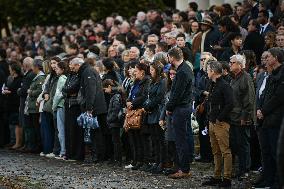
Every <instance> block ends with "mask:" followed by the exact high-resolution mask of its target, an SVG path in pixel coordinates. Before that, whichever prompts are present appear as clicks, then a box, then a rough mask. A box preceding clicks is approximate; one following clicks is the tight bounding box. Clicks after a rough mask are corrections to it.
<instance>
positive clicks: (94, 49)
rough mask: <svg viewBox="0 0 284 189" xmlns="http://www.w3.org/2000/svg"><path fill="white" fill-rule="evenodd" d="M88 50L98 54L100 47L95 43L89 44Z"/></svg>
mask: <svg viewBox="0 0 284 189" xmlns="http://www.w3.org/2000/svg"><path fill="white" fill-rule="evenodd" d="M89 51H90V52H92V53H95V54H96V55H100V52H101V50H100V48H99V47H98V46H97V45H91V46H90V47H89Z"/></svg>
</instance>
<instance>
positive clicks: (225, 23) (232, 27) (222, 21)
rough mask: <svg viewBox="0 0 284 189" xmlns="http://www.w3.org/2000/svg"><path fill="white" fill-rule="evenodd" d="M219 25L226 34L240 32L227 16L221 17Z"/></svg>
mask: <svg viewBox="0 0 284 189" xmlns="http://www.w3.org/2000/svg"><path fill="white" fill-rule="evenodd" d="M219 25H220V26H223V27H225V28H226V30H227V32H240V29H239V27H238V26H237V25H236V24H235V23H234V22H233V21H232V20H231V18H230V17H229V16H223V17H222V18H221V19H220V20H219Z"/></svg>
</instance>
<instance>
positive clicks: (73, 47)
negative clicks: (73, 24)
mask: <svg viewBox="0 0 284 189" xmlns="http://www.w3.org/2000/svg"><path fill="white" fill-rule="evenodd" d="M69 48H70V49H75V50H76V51H78V50H79V48H78V45H77V44H76V43H71V44H70V45H69Z"/></svg>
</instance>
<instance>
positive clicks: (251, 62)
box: [241, 50, 256, 71]
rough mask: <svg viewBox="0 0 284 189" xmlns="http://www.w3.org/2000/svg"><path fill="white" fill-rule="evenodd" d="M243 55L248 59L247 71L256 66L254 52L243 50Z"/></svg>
mask: <svg viewBox="0 0 284 189" xmlns="http://www.w3.org/2000/svg"><path fill="white" fill-rule="evenodd" d="M241 54H243V55H244V56H245V58H246V70H247V71H249V70H250V69H251V68H253V67H255V66H256V56H255V53H254V52H253V51H252V50H243V51H242V52H241Z"/></svg>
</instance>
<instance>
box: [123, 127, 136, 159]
mask: <svg viewBox="0 0 284 189" xmlns="http://www.w3.org/2000/svg"><path fill="white" fill-rule="evenodd" d="M121 142H122V152H123V154H124V156H125V161H126V162H129V161H131V160H132V159H133V158H132V153H131V148H130V142H129V136H128V132H125V131H123V132H122V136H121Z"/></svg>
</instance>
